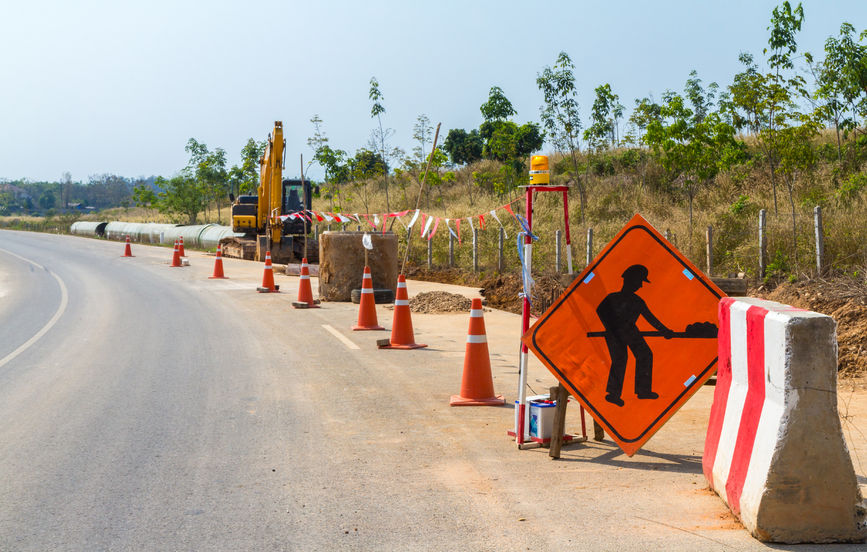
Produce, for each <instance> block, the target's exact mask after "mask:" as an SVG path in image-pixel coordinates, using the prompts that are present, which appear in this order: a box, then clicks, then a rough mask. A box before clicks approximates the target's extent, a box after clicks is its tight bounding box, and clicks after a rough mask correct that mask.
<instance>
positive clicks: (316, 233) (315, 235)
mask: <svg viewBox="0 0 867 552" xmlns="http://www.w3.org/2000/svg"><path fill="white" fill-rule="evenodd" d="M313 239H314V240H316V241H319V225H318V224H314V225H313Z"/></svg>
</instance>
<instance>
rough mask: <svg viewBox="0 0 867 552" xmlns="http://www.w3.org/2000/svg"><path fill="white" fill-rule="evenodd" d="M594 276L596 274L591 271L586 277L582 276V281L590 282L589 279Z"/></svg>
mask: <svg viewBox="0 0 867 552" xmlns="http://www.w3.org/2000/svg"><path fill="white" fill-rule="evenodd" d="M594 276H596V274H594V273H592V272H591V273H590V274H588V275H587V277H586V278H584V283H585V284H586V283H588V282H590V280H592V279H593V277H594Z"/></svg>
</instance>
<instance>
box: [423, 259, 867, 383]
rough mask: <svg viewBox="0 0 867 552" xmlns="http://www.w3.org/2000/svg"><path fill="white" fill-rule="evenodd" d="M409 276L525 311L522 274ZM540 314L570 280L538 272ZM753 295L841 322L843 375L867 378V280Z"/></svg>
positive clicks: (767, 289)
mask: <svg viewBox="0 0 867 552" xmlns="http://www.w3.org/2000/svg"><path fill="white" fill-rule="evenodd" d="M407 272H409V274H408V276H409V277H410V278H413V279H416V280H427V281H431V282H442V283H448V284H458V285H465V286H478V287H479V288H480V290H482V291H480V293H481V294H482V296H484V298H485V300H486V304H487V306H489V307H493V308H496V309H500V310H504V311H507V312H512V313H520V312H521V299H520V298H519V296H518V294H519V293H520V292H521V291H522V283H521V278H520V276H518V275H517V274H494V275H484V274H473V273H472V272H466V271H463V270H458V269H444V270H432V271H429V270H426V269H421V268H418V267H415V268H414V269H413V270H412V271H407ZM534 280H535V286H534V289H533V308H532V309H531V312H532V314H533V315H534V316H538V315H540V314H541V313H542V312H544V311H545V310H546V309H547V308H548V307H549V306H550V305H551V303H552V302H553V301H554V300H556V298H557V297H559V296H560V294H561V293H563V291H565V289H566V287H567V285H568V278H566V277H564V276H563V275H560V274H555V273H545V274H541V275H535V276H534ZM747 293H748V295H749V296H751V297H759V298H762V299H769V300H771V301H777V302H779V303H785V304H787V305H792V306H793V307H798V308H802V309H807V310H811V311H815V312H820V313H822V314H827V315H829V316H831V317H833V318H834V320H836V321H837V342H838V345H839V357H838V362H839V366H838V370H839V373H840V377H841V378H853V377H863V376H867V282H865V281H864V280H863V279H857V278H854V277H851V276H844V275H841V276H834V277H823V278H812V279H809V280H800V281H797V282H793V283H790V282H783V283H780V284H773V283H769V284H762V285H759V286H752V287H750V289H749V291H748V292H747Z"/></svg>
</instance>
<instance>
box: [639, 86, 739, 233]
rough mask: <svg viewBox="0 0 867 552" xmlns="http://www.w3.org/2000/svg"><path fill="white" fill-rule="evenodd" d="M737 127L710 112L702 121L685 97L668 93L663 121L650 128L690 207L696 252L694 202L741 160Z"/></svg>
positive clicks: (656, 148)
mask: <svg viewBox="0 0 867 552" xmlns="http://www.w3.org/2000/svg"><path fill="white" fill-rule="evenodd" d="M734 132H735V131H734V128H733V127H732V126H730V125H728V124H727V123H725V122H724V121H723V120H722V119H721V117H720V116H719V113H717V112H711V113H707V114H706V115H705V117H704V118H703V119H702V120H701V121H698V120H697V118H696V117H695V113H694V112H693V111H692V110H691V109H689V108H688V107H687V106H686V102H685V100H684V98H683V97H682V96H680V95H679V94H676V93H674V92H667V93H666V94H665V95H664V97H663V104H662V105H661V106H660V118H659V119H657V120H653V121H651V122H650V123H649V124H648V126H647V134H646V135H645V140H646V142H647V143H648V144H649V145H650V147H651V148H652V149H653V152H654V155H656V157H657V158H658V159H659V161H660V164H661V165H662V167H663V168H665V169H666V171H667V172H668V174H669V177H670V178H671V180H672V182H675V183H678V184H679V185H680V187H681V189H682V190H683V192H684V195H686V198H687V201H688V204H689V241H690V249H692V247H691V244H692V233H693V201H694V199H695V196H696V194H697V192H698V190H699V188H700V187H701V186H706V185H707V184H709V183H710V182H711V181H712V180H713V179H714V178H715V177H716V175H717V174H718V173H719V171H720V170H722V169H724V168H726V167H728V166H730V165H731V164H732V163H733V162H734V161H735V160H736V159H738V158H739V156H740V153H741V147H740V146H739V144H738V143H737V142H735V140H734Z"/></svg>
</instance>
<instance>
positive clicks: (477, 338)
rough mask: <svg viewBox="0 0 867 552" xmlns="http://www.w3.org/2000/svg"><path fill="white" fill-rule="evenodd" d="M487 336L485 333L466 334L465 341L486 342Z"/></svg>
mask: <svg viewBox="0 0 867 552" xmlns="http://www.w3.org/2000/svg"><path fill="white" fill-rule="evenodd" d="M487 342H488V336H486V335H468V336H467V343H487Z"/></svg>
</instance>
